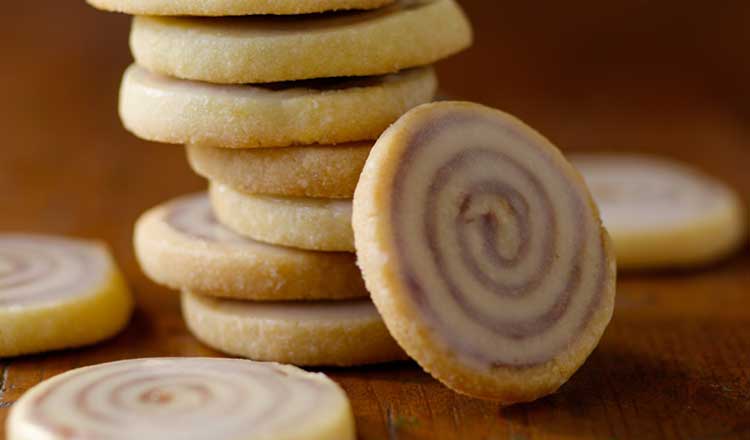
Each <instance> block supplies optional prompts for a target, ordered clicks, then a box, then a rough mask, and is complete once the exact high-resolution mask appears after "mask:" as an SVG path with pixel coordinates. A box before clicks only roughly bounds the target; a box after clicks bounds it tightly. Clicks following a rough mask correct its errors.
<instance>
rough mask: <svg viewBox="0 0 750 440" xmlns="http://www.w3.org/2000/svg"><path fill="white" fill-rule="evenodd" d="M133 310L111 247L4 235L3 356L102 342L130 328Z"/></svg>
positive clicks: (0, 242) (0, 238) (0, 261)
mask: <svg viewBox="0 0 750 440" xmlns="http://www.w3.org/2000/svg"><path fill="white" fill-rule="evenodd" d="M132 309H133V299H132V297H131V295H130V291H129V290H128V287H127V286H126V284H125V281H124V280H123V278H122V276H121V274H120V271H119V269H118V268H117V266H116V264H115V262H114V260H113V259H112V256H111V255H110V253H109V251H108V250H107V248H106V246H104V245H102V244H100V243H98V242H92V241H85V240H79V239H71V238H63V237H54V236H46V235H26V234H0V357H8V356H17V355H22V354H30V353H39V352H43V351H49V350H57V349H63V348H70V347H80V346H83V345H89V344H92V343H95V342H99V341H102V340H104V339H107V338H109V337H111V336H113V335H115V334H116V333H118V332H119V331H120V330H122V328H123V327H125V325H126V324H127V322H128V320H129V319H130V314H131V312H132Z"/></svg>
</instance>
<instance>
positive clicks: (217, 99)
mask: <svg viewBox="0 0 750 440" xmlns="http://www.w3.org/2000/svg"><path fill="white" fill-rule="evenodd" d="M89 1H90V2H91V3H92V4H94V5H95V6H97V7H101V8H104V9H109V10H117V11H122V12H127V13H131V14H134V15H136V17H135V19H134V21H133V28H132V33H131V40H130V41H131V49H132V52H133V54H134V57H135V60H136V64H134V65H133V66H131V67H130V68H129V69H128V70H127V71H126V72H125V76H124V79H123V83H122V89H121V95H120V115H121V117H122V120H123V123H124V124H125V126H126V127H127V128H128V129H129V130H130V131H132V132H133V133H134V134H136V135H137V136H139V137H141V138H144V139H148V140H152V141H159V142H167V143H177V144H185V145H186V146H187V153H188V158H189V162H190V164H191V166H192V167H193V169H194V170H195V171H196V172H197V173H198V174H200V175H202V176H204V177H206V178H208V179H209V180H210V191H209V196H207V195H205V194H198V195H191V196H186V197H183V198H180V199H177V200H173V201H171V202H168V203H166V204H164V205H162V206H159V207H156V208H154V209H152V210H150V211H149V212H147V213H146V214H144V215H143V216H142V218H141V219H140V220H139V221H138V223H137V225H136V231H135V246H136V251H137V255H138V258H139V261H140V263H141V265H142V267H143V269H144V271H145V272H146V273H147V274H148V275H149V277H151V278H152V279H153V280H155V281H156V282H158V283H161V284H164V285H167V286H169V287H171V288H174V289H179V290H181V291H182V292H183V313H184V316H185V319H186V321H187V324H188V327H189V328H190V330H191V331H192V332H193V333H194V334H195V335H196V336H197V337H198V338H199V339H200V340H202V341H203V342H205V343H206V344H208V345H210V346H212V347H215V348H217V349H219V350H221V351H224V352H227V353H230V354H234V355H240V356H245V357H249V358H252V359H258V360H273V361H278V362H285V363H293V364H298V365H355V364H363V363H372V362H382V361H388V360H394V359H401V358H404V357H405V354H404V353H403V351H402V350H401V349H400V348H399V346H398V345H397V344H396V342H395V341H394V340H393V339H392V338H391V336H390V335H389V333H388V330H387V329H386V327H385V325H384V324H383V322H382V320H381V318H380V316H379V315H378V313H377V311H376V309H375V307H374V306H373V305H372V303H371V302H370V300H369V298H368V296H369V295H368V292H367V290H366V289H365V286H364V283H363V281H362V277H361V274H360V272H359V269H358V268H357V266H356V264H355V260H356V257H355V254H354V250H355V249H354V239H353V232H352V225H351V210H352V201H351V198H352V195H353V193H354V189H355V187H356V185H357V182H358V180H359V175H360V173H361V171H362V168H363V166H364V163H365V160H366V159H367V157H368V154H369V152H370V149H371V147H372V145H373V142H374V140H376V139H377V138H378V136H379V135H380V134H381V133H382V132H383V131H384V130H385V129H386V128H387V127H388V126H389V125H390V124H391V123H393V122H394V121H395V120H396V119H398V118H399V116H401V115H402V114H403V113H405V112H406V111H408V110H409V109H411V108H413V107H415V106H417V105H419V104H422V103H425V102H429V101H431V100H432V99H433V98H434V94H435V91H436V88H437V80H436V78H435V74H434V71H433V69H432V67H430V64H432V63H434V62H436V61H438V60H440V59H442V58H444V57H447V56H449V55H451V54H453V53H456V52H458V51H460V50H462V49H464V48H466V47H467V46H468V45H469V44H470V43H471V38H472V35H471V27H470V24H469V23H468V21H467V19H466V17H465V16H464V14H463V12H462V11H461V9H460V7H459V6H458V5H457V4H456V2H455V0H397V1H394V0H315V1H299V0H274V1H240V0H209V1H205V0H204V1H197V0H194V1H184V0H158V1H153V0H138V1H133V0H89Z"/></svg>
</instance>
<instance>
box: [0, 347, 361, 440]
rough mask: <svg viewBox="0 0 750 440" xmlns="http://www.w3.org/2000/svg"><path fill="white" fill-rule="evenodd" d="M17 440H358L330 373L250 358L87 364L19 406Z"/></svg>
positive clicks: (12, 437) (11, 436) (13, 432)
mask: <svg viewBox="0 0 750 440" xmlns="http://www.w3.org/2000/svg"><path fill="white" fill-rule="evenodd" d="M7 435H8V440H71V439H92V440H93V439H110V440H133V439H138V440H163V439H170V440H199V439H205V440H208V439H211V440H251V439H252V440H259V439H284V440H354V439H355V437H356V434H355V429H354V417H353V416H352V410H351V407H350V405H349V401H348V399H347V398H346V394H344V392H343V391H342V390H341V388H340V387H339V386H338V385H336V384H335V383H334V382H333V381H331V380H330V379H329V378H327V377H326V376H325V375H323V374H321V373H308V372H306V371H303V370H300V369H299V368H296V367H293V366H290V365H279V364H273V363H267V362H252V361H246V360H241V359H215V358H150V359H130V360H125V361H118V362H110V363H105V364H99V365H94V366H90V367H83V368H78V369H75V370H71V371H68V372H66V373H63V374H60V375H58V376H55V377H53V378H51V379H47V380H45V381H44V382H42V383H40V384H38V385H36V386H34V387H33V388H32V389H30V390H29V391H28V392H26V393H25V394H24V395H23V396H22V397H21V399H19V400H18V402H16V403H15V404H14V405H13V407H12V408H11V410H10V414H9V416H8V423H7Z"/></svg>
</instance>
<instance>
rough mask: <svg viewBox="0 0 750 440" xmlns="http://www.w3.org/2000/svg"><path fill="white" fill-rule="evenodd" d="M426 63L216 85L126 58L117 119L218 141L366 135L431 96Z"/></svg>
mask: <svg viewBox="0 0 750 440" xmlns="http://www.w3.org/2000/svg"><path fill="white" fill-rule="evenodd" d="M436 88H437V79H436V77H435V72H434V71H433V70H432V68H431V67H424V68H416V69H410V70H406V71H403V72H400V73H396V74H392V75H384V76H373V77H366V78H330V79H317V80H308V81H295V82H288V83H278V84H266V85H218V84H209V83H204V82H199V81H187V80H180V79H176V78H170V77H167V76H164V75H160V74H158V73H152V72H149V71H148V70H146V69H145V68H143V67H140V66H137V65H133V66H130V67H129V68H128V70H126V71H125V75H124V77H123V80H122V85H121V88H120V118H121V119H122V122H123V124H124V125H125V127H126V128H127V129H128V130H130V131H131V132H133V133H134V134H135V135H136V136H139V137H141V138H143V139H147V140H151V141H158V142H168V143H176V144H201V145H203V146H213V147H222V148H257V147H285V146H290V145H308V144H338V143H343V142H350V141H361V140H373V139H377V138H378V136H380V134H381V133H382V132H383V130H385V129H386V128H388V126H389V125H390V124H391V123H393V122H394V121H395V120H396V119H398V117H399V116H401V115H402V114H403V113H404V112H406V111H407V110H409V109H411V108H412V107H415V106H417V105H419V104H424V103H426V102H429V101H431V100H432V98H433V96H434V95H435V91H436Z"/></svg>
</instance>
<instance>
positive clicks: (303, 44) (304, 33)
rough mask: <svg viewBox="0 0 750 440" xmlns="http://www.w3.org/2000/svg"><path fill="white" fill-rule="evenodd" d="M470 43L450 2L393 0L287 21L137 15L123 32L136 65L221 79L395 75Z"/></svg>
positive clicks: (461, 15) (239, 81)
mask: <svg viewBox="0 0 750 440" xmlns="http://www.w3.org/2000/svg"><path fill="white" fill-rule="evenodd" d="M471 41H472V31H471V25H470V24H469V21H468V20H467V19H466V16H465V15H464V13H463V11H462V10H461V8H460V7H459V6H458V4H456V2H455V1H454V0H399V1H397V2H396V4H394V5H391V6H388V7H385V8H382V9H377V10H374V11H367V12H357V13H347V14H317V15H307V16H301V17H294V19H291V18H288V17H267V16H264V17H254V16H250V17H227V18H197V17H192V18H179V17H151V16H139V17H135V19H134V20H133V28H132V32H131V34H130V48H131V50H132V52H133V56H134V57H135V60H136V62H137V63H138V64H139V65H141V66H144V67H146V68H148V69H149V70H151V71H154V72H160V73H163V74H166V75H169V76H173V77H177V78H184V79H193V80H201V81H207V82H212V83H222V84H245V83H267V82H276V81H293V80H302V79H309V78H327V77H341V76H368V75H381V74H386V73H394V72H397V71H399V70H402V69H406V68H410V67H416V66H426V65H429V64H432V63H434V62H436V61H438V60H440V59H443V58H445V57H448V56H450V55H452V54H454V53H456V52H459V51H460V50H462V49H465V48H467V47H468V46H469V45H470V44H471ZM372 110H373V109H362V111H363V112H368V111H372Z"/></svg>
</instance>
